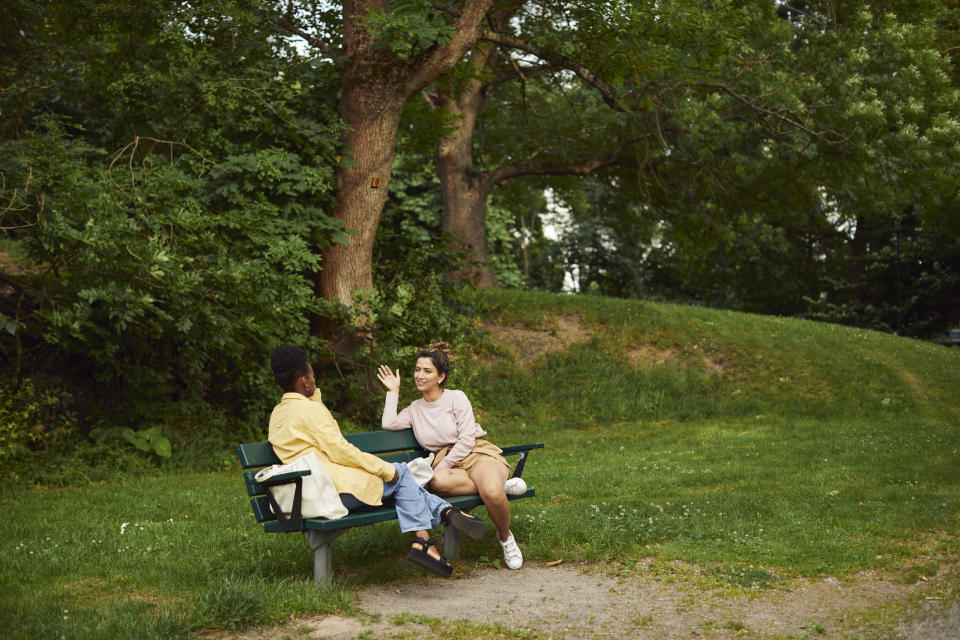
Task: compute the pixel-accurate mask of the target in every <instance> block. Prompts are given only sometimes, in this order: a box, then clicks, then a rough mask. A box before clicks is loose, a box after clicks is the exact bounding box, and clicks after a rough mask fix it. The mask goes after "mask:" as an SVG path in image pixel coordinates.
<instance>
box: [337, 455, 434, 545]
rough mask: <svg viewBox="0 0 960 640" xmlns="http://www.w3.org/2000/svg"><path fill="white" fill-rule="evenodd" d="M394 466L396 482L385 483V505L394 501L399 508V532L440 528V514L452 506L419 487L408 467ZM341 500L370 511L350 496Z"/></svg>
mask: <svg viewBox="0 0 960 640" xmlns="http://www.w3.org/2000/svg"><path fill="white" fill-rule="evenodd" d="M393 467H394V468H395V469H396V470H397V481H396V482H391V483H387V482H384V483H383V502H384V504H387V503H391V502H392V503H393V505H394V507H396V509H397V521H398V522H399V523H400V531H401V532H403V533H408V532H410V531H420V530H421V529H423V530H426V529H432V528H434V527H438V526H440V524H441V523H440V514H442V513H443V510H444V509H446V508H447V507H449V506H450V503H449V502H447V501H446V500H444V499H443V498H440V497H439V496H435V495H433V494H432V493H430V492H429V491H427V490H426V489H423V488H422V487H421V486H420V485H418V484H417V482H416V481H415V480H414V479H413V476H412V475H410V468H409V467H407V465H406V464H404V463H402V462H394V463H393ZM340 500H341V501H342V502H343V506H345V507H346V508H347V509H348V510H350V511H364V510H366V509H369V508H370V505H367V504H365V503H363V502H360V501H359V500H357V499H356V498H355V497H354V496H353V495H351V494H349V493H341V494H340Z"/></svg>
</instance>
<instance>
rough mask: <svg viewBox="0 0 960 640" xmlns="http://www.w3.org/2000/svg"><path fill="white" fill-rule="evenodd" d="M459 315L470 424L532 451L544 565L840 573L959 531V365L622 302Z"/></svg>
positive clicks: (903, 345) (791, 326) (901, 350)
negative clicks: (648, 561)
mask: <svg viewBox="0 0 960 640" xmlns="http://www.w3.org/2000/svg"><path fill="white" fill-rule="evenodd" d="M471 302H472V304H474V305H475V307H476V308H477V310H478V311H479V314H480V316H481V317H482V318H483V326H484V327H485V328H486V330H487V333H486V334H485V337H484V339H483V341H482V343H481V344H482V346H481V348H480V349H479V355H477V356H476V357H475V358H473V359H472V360H471V362H470V363H469V366H467V367H464V368H465V369H467V375H466V376H465V378H466V379H464V380H462V385H461V386H462V387H464V388H466V389H467V390H468V391H469V393H470V395H471V398H473V399H474V405H475V407H477V412H478V414H479V416H478V419H479V420H481V424H483V425H484V427H485V428H487V429H488V431H490V434H491V438H492V439H494V440H502V441H504V442H514V441H517V442H519V441H529V440H531V439H536V440H542V441H544V442H546V443H547V447H548V448H547V449H546V450H545V452H544V456H543V458H544V459H542V460H538V461H535V462H534V463H532V468H531V471H530V473H531V474H532V475H533V476H534V478H535V482H534V484H536V485H537V486H538V488H540V489H541V495H542V496H543V500H545V501H549V503H550V505H551V506H552V507H553V508H552V509H548V510H546V511H543V512H541V513H538V514H537V515H536V517H535V518H534V520H533V521H531V522H530V526H531V528H532V529H533V530H534V531H533V535H531V536H530V537H531V538H532V539H535V540H537V545H538V551H539V553H541V554H544V555H545V556H550V555H564V554H566V556H568V557H569V556H570V555H571V551H572V552H573V556H574V557H583V558H591V559H601V558H602V559H613V558H622V557H624V552H627V553H626V555H627V557H637V556H642V555H647V554H660V555H665V556H668V557H678V558H684V559H689V560H696V561H699V562H726V563H734V564H737V563H740V564H744V565H748V564H751V563H754V564H760V565H768V566H771V567H776V568H780V569H782V570H786V571H788V572H799V573H806V574H817V573H820V572H833V573H837V572H839V573H843V572H846V571H856V570H858V569H863V568H866V567H871V566H877V565H878V564H880V565H883V564H884V563H892V564H896V562H897V561H896V560H895V559H894V556H896V555H897V554H899V553H901V552H902V553H906V554H907V555H909V553H908V552H906V551H904V550H905V549H907V548H911V547H912V545H915V544H919V543H920V540H921V539H925V538H927V536H929V535H930V534H931V532H941V533H943V532H948V531H949V532H950V533H949V534H946V533H944V534H943V536H941V537H943V539H944V540H946V539H947V538H949V539H950V540H954V539H955V534H956V532H957V531H958V530H960V526H958V525H960V520H958V516H960V491H958V490H960V349H952V350H951V349H950V348H946V347H943V346H940V345H935V344H931V343H925V342H919V341H916V340H909V339H904V338H899V337H896V336H891V335H884V334H880V333H876V332H871V331H862V330H857V329H851V328H847V327H841V326H836V325H830V324H822V323H813V322H806V321H801V320H793V319H786V318H775V317H767V316H756V315H749V314H742V313H733V312H725V311H717V310H711V309H703V308H696V307H688V306H678V305H669V304H654V303H646V302H639V301H625V300H614V299H604V298H594V297H584V296H554V295H542V294H530V293H525V292H512V291H478V292H476V293H475V294H474V297H473V298H472V300H471ZM460 383H461V380H460V379H458V378H457V377H456V375H454V377H453V378H452V379H451V384H453V385H457V384H460ZM586 523H590V524H589V526H587V525H586ZM934 535H935V536H937V535H939V534H934ZM950 544H954V543H953V542H951V543H950ZM571 547H572V549H571ZM891 549H893V550H895V551H896V550H897V549H899V551H896V553H893V554H892V555H890V554H887V552H889V551H890V550H891ZM885 554H886V555H885ZM884 558H886V560H884ZM891 566H892V565H891ZM901 568H902V567H901Z"/></svg>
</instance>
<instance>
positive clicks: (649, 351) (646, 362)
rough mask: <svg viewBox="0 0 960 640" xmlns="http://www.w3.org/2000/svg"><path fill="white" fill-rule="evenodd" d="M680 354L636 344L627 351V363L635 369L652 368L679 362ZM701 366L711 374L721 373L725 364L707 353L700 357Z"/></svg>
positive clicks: (674, 351) (673, 350)
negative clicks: (716, 360)
mask: <svg viewBox="0 0 960 640" xmlns="http://www.w3.org/2000/svg"><path fill="white" fill-rule="evenodd" d="M680 362H681V358H680V354H679V353H677V351H676V350H675V349H660V348H658V347H654V346H652V345H648V344H642V345H639V346H636V347H634V348H632V349H630V350H629V351H627V364H629V365H630V366H631V367H634V368H635V369H652V368H654V367H659V366H662V365H665V364H678V363H680ZM699 364H700V368H701V369H702V370H703V371H705V372H706V373H707V374H709V375H721V374H722V373H723V365H722V364H720V363H719V362H714V361H713V360H711V359H710V358H709V357H707V356H706V355H703V356H701V357H700V363H699Z"/></svg>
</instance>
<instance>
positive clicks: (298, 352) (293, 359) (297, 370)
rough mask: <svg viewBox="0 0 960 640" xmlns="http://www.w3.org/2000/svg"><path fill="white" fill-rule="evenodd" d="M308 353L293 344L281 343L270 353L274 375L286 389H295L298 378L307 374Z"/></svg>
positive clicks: (278, 382)
mask: <svg viewBox="0 0 960 640" xmlns="http://www.w3.org/2000/svg"><path fill="white" fill-rule="evenodd" d="M309 366H310V365H309V363H308V362H307V354H306V353H305V352H304V351H303V349H301V348H300V347H297V346H294V345H292V344H284V345H280V346H279V347H277V348H276V349H274V350H273V353H272V354H271V355H270V368H271V369H273V377H274V378H275V379H276V381H277V384H278V385H280V387H281V388H282V389H283V390H284V391H293V386H294V384H295V383H296V381H297V378H299V377H300V376H304V375H306V374H307V370H308V369H309Z"/></svg>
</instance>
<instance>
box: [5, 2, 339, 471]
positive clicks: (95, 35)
mask: <svg viewBox="0 0 960 640" xmlns="http://www.w3.org/2000/svg"><path fill="white" fill-rule="evenodd" d="M15 13H16V15H17V20H18V21H20V22H18V24H22V27H23V29H24V30H25V32H26V33H27V38H28V39H29V40H30V41H31V43H33V44H34V45H35V47H36V48H34V47H32V46H25V47H23V48H22V49H21V50H20V55H21V58H20V59H19V60H20V62H21V63H22V64H18V65H17V66H15V67H13V68H11V67H4V68H3V69H2V72H3V73H4V74H5V75H4V78H5V81H6V82H7V85H6V86H8V87H9V88H10V91H8V92H5V93H4V95H3V96H0V100H3V104H2V106H0V111H2V113H3V116H2V128H3V131H4V132H5V134H6V137H5V138H4V139H2V140H0V172H2V174H3V176H4V185H3V188H4V197H5V202H6V201H9V203H10V204H9V206H7V207H6V208H5V209H4V210H3V211H2V212H0V219H2V224H3V226H4V228H5V229H6V230H8V236H7V241H6V243H5V245H4V252H3V254H2V257H3V258H4V260H3V261H2V262H0V268H2V269H3V271H2V276H3V283H4V286H5V287H6V288H5V289H3V290H0V313H2V314H3V316H2V318H0V320H2V321H3V326H4V327H5V328H6V331H5V332H4V334H3V335H4V336H5V337H0V350H2V351H3V352H4V354H5V355H6V356H8V361H9V362H10V367H9V368H6V367H5V368H4V369H3V370H0V377H2V378H3V379H4V380H5V381H9V383H10V384H12V385H13V386H14V387H16V385H17V384H19V383H20V381H21V380H22V379H23V378H25V377H33V378H34V379H35V381H36V380H37V378H36V374H37V373H38V372H41V371H42V372H45V373H47V374H48V376H47V378H48V382H47V381H45V382H44V384H45V387H44V389H54V388H56V389H58V390H59V392H60V393H64V394H66V395H68V396H70V397H71V398H72V410H73V411H74V412H75V415H76V416H78V418H79V419H78V421H77V423H76V426H77V427H78V428H79V429H78V431H79V434H76V435H82V434H83V433H85V432H86V431H88V430H89V429H91V428H93V427H102V428H103V429H105V430H106V431H101V432H100V433H125V434H126V437H127V438H128V439H129V441H130V442H131V443H132V444H133V445H134V446H135V447H139V448H145V449H144V450H146V451H149V452H151V453H150V455H158V456H160V457H162V458H166V457H167V456H166V455H165V453H166V452H167V443H168V440H167V438H169V439H170V440H169V441H172V442H177V441H178V440H179V438H178V437H174V436H175V435H176V433H175V432H178V431H179V432H182V433H184V434H189V433H192V432H194V431H196V430H198V429H199V428H200V426H201V425H202V426H203V427H204V428H205V429H210V428H215V429H220V430H223V431H226V432H232V433H243V432H245V431H247V430H249V429H252V428H255V425H256V428H261V427H262V423H263V417H264V414H265V413H266V412H267V411H269V408H270V406H272V403H273V401H274V398H273V395H274V394H273V393H272V391H273V389H272V387H273V383H272V380H271V377H270V375H269V369H268V367H267V357H268V354H269V350H270V348H271V347H272V346H273V345H275V344H277V343H279V342H291V341H299V342H301V343H302V344H307V339H306V337H307V335H308V333H309V321H310V317H311V316H312V315H323V314H329V313H331V311H330V310H329V309H328V305H326V304H325V303H323V302H322V301H318V300H317V299H316V298H315V296H314V293H313V279H314V277H315V274H316V273H317V271H318V270H319V256H318V253H317V249H318V248H321V247H324V246H327V245H329V244H331V243H334V242H340V241H343V240H344V239H345V238H346V235H345V230H344V229H343V228H342V226H341V225H340V224H339V223H337V222H335V221H334V220H332V219H331V218H330V217H329V216H327V215H326V213H325V209H326V208H327V207H329V205H330V203H331V201H332V188H333V166H334V164H335V157H336V153H337V137H338V135H339V132H340V129H339V124H338V121H337V117H336V113H335V110H334V107H335V105H334V104H333V103H332V102H331V100H330V97H329V96H330V91H329V87H330V83H331V82H332V81H333V78H334V77H335V76H334V75H333V74H332V72H331V70H330V68H331V67H332V65H330V64H329V63H323V62H319V61H313V60H309V59H305V58H302V57H300V56H299V55H298V54H297V53H296V51H295V50H294V49H293V47H292V46H291V45H289V43H288V42H287V41H286V40H285V39H283V38H281V37H278V32H277V27H276V23H275V21H274V19H273V16H271V15H270V14H269V12H267V11H263V10H262V8H261V7H260V6H259V5H253V4H251V3H247V2H229V1H227V2H222V3H216V4H215V5H214V4H205V5H204V6H203V7H202V8H200V7H187V6H183V7H177V8H171V7H170V6H169V5H167V4H165V3H158V4H157V3H147V4H146V5H142V6H139V7H138V8H137V9H135V10H134V9H127V8H123V7H119V6H114V5H110V6H106V5H101V4H99V3H80V4H76V5H71V6H69V7H68V6H62V7H56V6H52V5H30V4H21V5H17V6H16V7H15ZM67 23H70V24H71V29H70V30H69V33H70V34H71V35H70V38H68V39H65V38H64V34H65V33H66V32H65V31H63V27H64V24H67ZM44 48H46V49H47V50H48V51H49V53H50V55H49V56H48V57H45V56H44V55H41V52H42V50H43V49H44ZM31 56H34V57H33V58H31ZM60 57H63V58H68V59H71V60H72V62H70V63H67V64H61V63H60V62H59V58H60ZM28 60H32V61H33V64H27V61H28ZM51 105H53V106H51ZM38 393H48V391H44V390H40V391H38ZM160 423H163V425H164V426H163V430H164V435H163V436H159V435H157V436H156V437H154V436H151V435H148V434H152V433H154V432H153V431H152V429H155V428H158V427H157V426H156V425H158V424H160ZM45 428H46V429H52V428H53V425H50V424H48V425H45ZM111 430H112V431H111ZM117 430H119V431H117ZM75 439H76V438H75Z"/></svg>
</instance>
